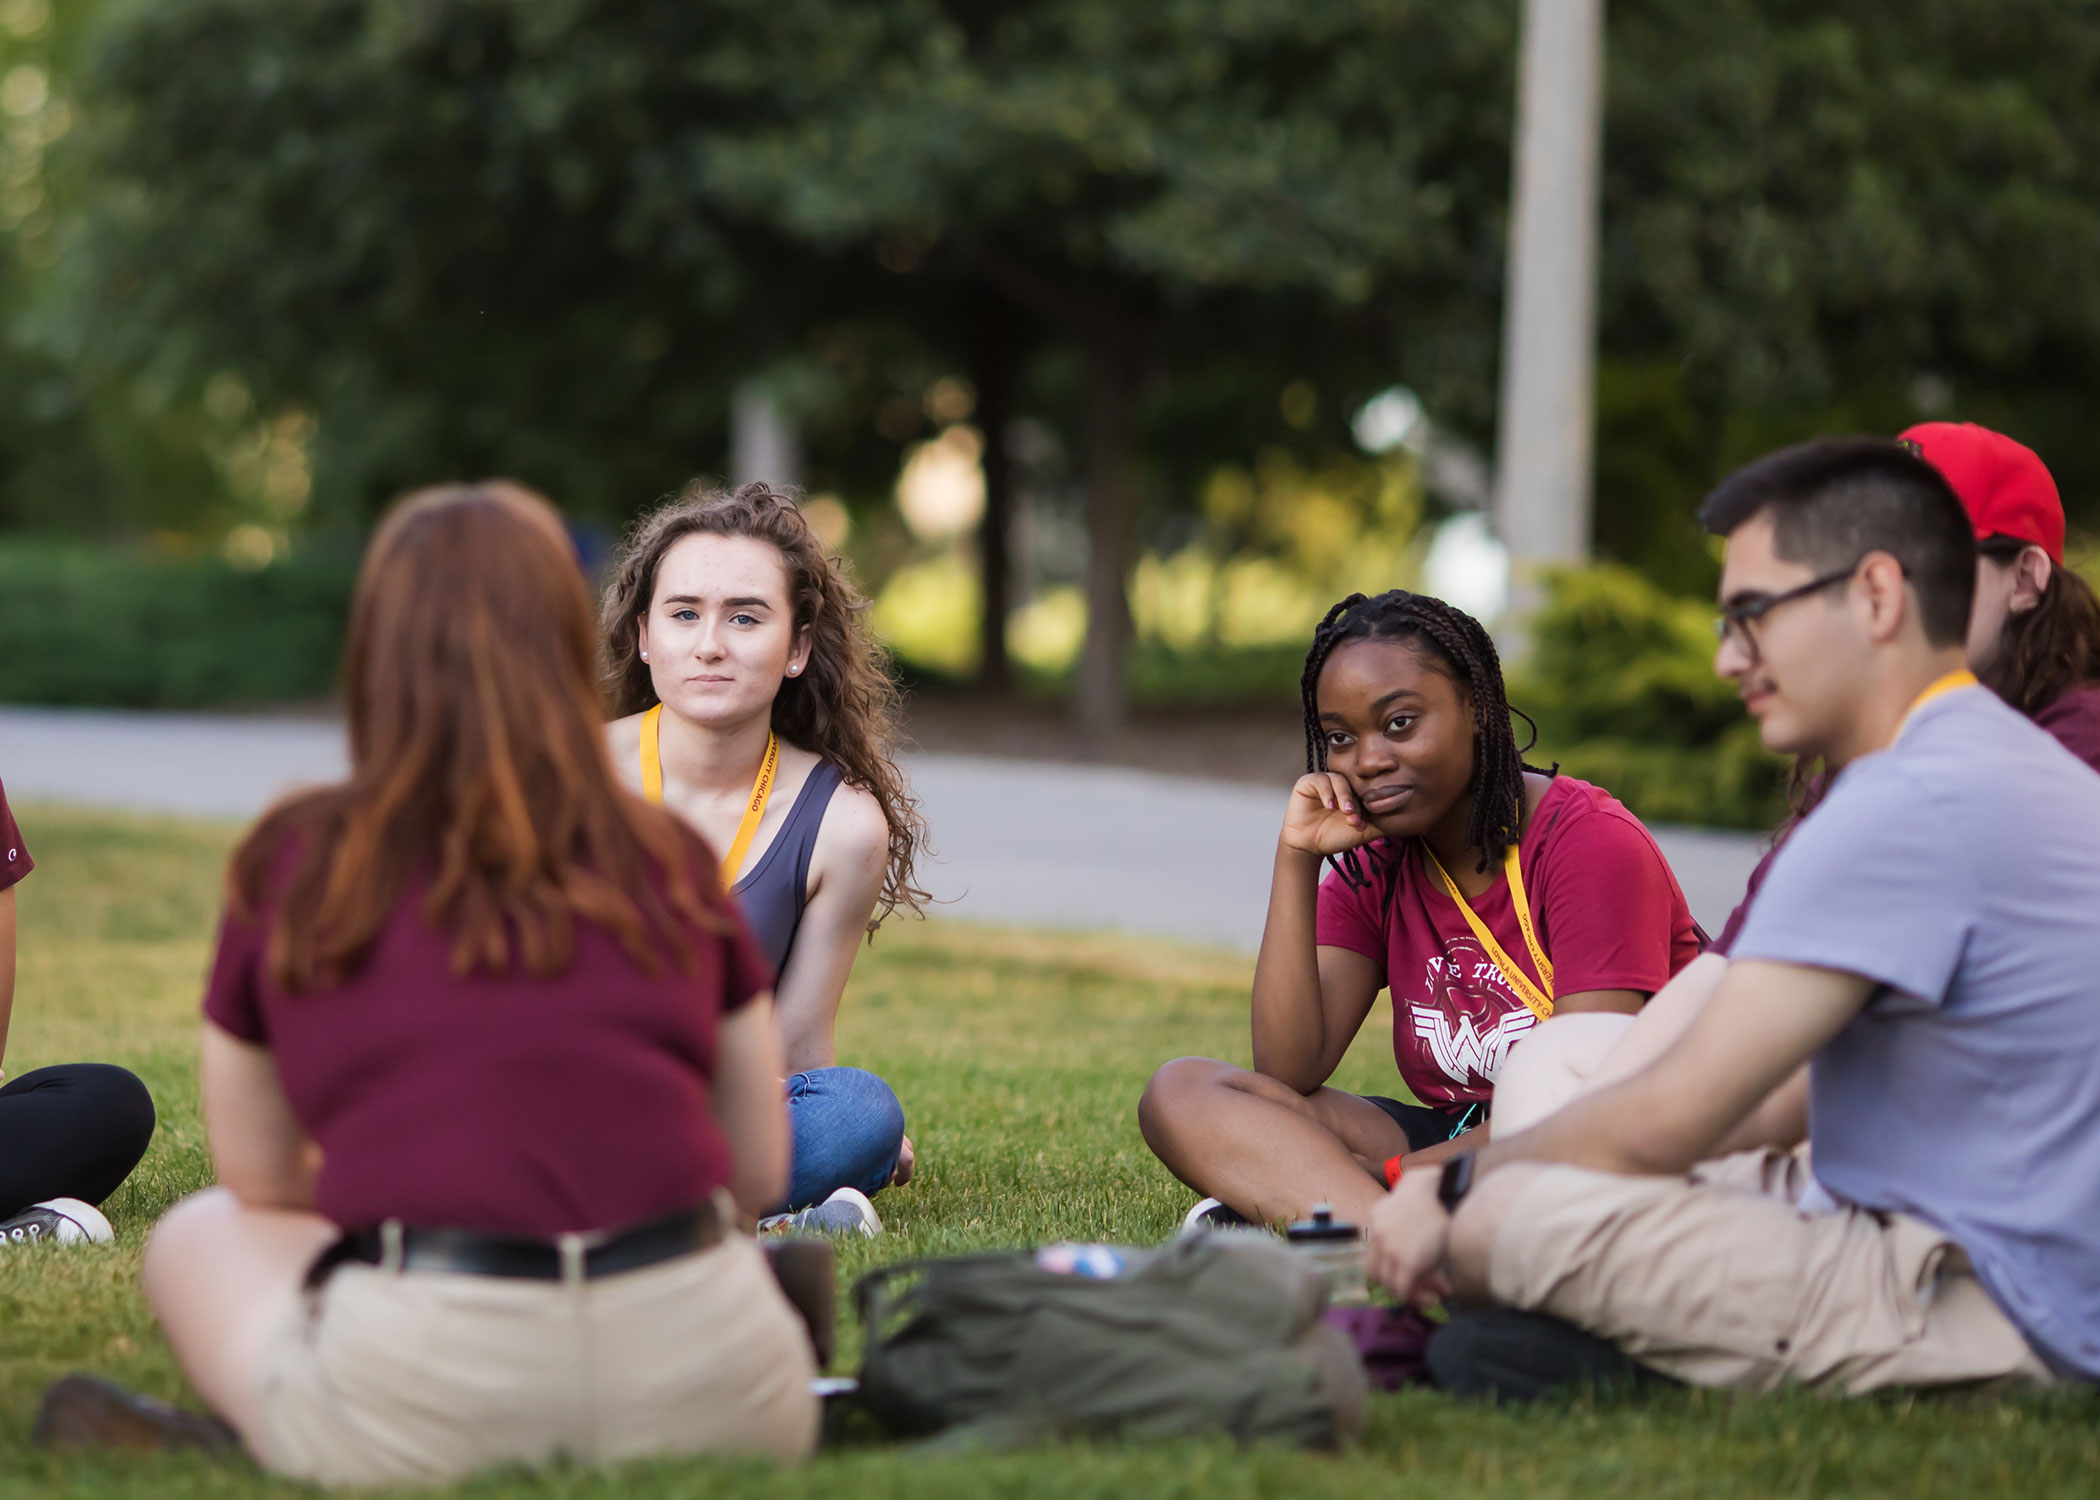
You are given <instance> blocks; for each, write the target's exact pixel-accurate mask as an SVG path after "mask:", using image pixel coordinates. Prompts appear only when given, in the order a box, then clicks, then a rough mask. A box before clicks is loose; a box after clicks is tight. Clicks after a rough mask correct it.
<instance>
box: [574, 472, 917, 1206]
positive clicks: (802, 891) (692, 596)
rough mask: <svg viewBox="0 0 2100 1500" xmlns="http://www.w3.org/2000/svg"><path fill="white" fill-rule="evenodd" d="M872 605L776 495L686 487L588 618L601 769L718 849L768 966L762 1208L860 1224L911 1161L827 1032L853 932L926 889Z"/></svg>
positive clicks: (630, 551) (870, 1083)
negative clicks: (607, 763) (604, 761)
mask: <svg viewBox="0 0 2100 1500" xmlns="http://www.w3.org/2000/svg"><path fill="white" fill-rule="evenodd" d="M867 610H868V605H867V601H866V600H865V599H864V598H862V597H861V595H860V593H859V592H858V591H857V590H856V589H855V588H854V586H853V584H852V582H851V581H850V580H849V579H848V578H847V576H846V574H845V572H844V571H843V569H842V568H841V567H840V565H839V564H838V563H837V562H835V561H834V560H833V559H831V558H830V557H828V556H827V555H826V554H825V551H824V547H823V544H822V543H821V542H819V541H818V539H817V537H816V534H815V533H814V532H812V531H811V530H810V528H809V524H808V523H807V522H806V521H805V520H803V518H802V513H801V511H800V510H799V509H798V508H797V507H796V505H795V503H794V501H793V500H792V499H790V498H789V497H787V496H785V495H782V494H780V493H778V492H776V491H774V490H772V489H769V488H768V487H767V486H765V485H764V484H747V485H744V486H742V487H741V488H739V489H737V490H735V491H733V492H725V491H722V490H717V489H712V488H709V487H707V486H705V485H702V484H698V483H695V484H694V485H692V486H690V487H688V488H687V489H686V491H685V492H684V493H683V494H681V495H679V496H678V497H677V498H676V499H674V500H672V501H671V502H669V503H668V504H666V505H664V506H662V507H660V508H659V509H657V510H656V511H654V512H652V513H651V514H649V515H648V516H646V517H644V518H643V519H642V521H641V522H640V523H639V525H637V526H636V528H635V530H634V532H633V534H632V535H631V536H630V537H629V538H628V540H627V543H626V545H625V546H624V547H623V548H622V549H621V552H620V555H619V558H618V561H617V566H616V570H615V573H614V576H613V580H612V583H611V585H610V587H609V588H608V589H607V590H606V594H605V599H604V604H603V608H602V610H601V613H600V621H599V626H600V637H601V647H602V652H603V672H604V684H605V691H606V696H607V698H608V700H609V702H610V704H611V707H612V711H613V712H614V713H615V714H617V715H619V717H618V718H617V719H616V720H615V721H614V722H613V723H612V724H611V725H610V726H608V728H607V735H608V737H609V740H610V743H611V746H612V752H613V761H614V764H615V765H617V766H618V767H619V768H620V772H621V774H622V775H623V776H625V777H626V778H627V780H628V783H629V784H630V785H631V786H633V787H634V788H635V789H636V790H637V791H639V792H641V793H642V794H643V795H644V796H645V797H647V798H648V799H649V800H650V801H652V802H657V803H661V804H662V805H663V806H665V807H668V808H669V809H671V811H673V812H675V813H677V814H678V815H679V816H680V817H681V818H683V819H684V820H685V821H686V822H687V823H688V824H690V825H691V826H692V827H693V828H695V829H697V830H698V831H699V832H700V833H701V834H702V835H703V836H704V837H705V838H706V839H707V840H708V842H709V843H710V844H712V845H713V846H714V847H715V848H717V849H720V850H723V851H725V855H724V861H723V871H722V879H723V884H724V885H726V886H727V887H728V888H729V889H730V891H731V893H732V894H734V895H735V896H736V898H737V900H738V901H739V902H740V903H741V905H742V906H743V909H744V913H745V916H746V917H747V919H748V920H749V921H750V923H751V927H752V930H753V932H754V933H755V935H756V936H757V938H758V942H759V946H760V948H761V949H763V950H764V952H765V954H766V956H767V957H768V958H769V959H770V960H771V961H772V962H773V964H774V966H775V967H776V969H777V970H778V972H779V981H778V984H777V985H776V986H775V990H776V1001H775V1004H776V1008H777V1014H778V1017H779V1022H780V1030H781V1037H782V1041H783V1044H784V1047H785V1051H786V1056H787V1067H788V1069H789V1075H790V1076H789V1077H788V1079H787V1099H788V1114H789V1118H790V1120H791V1121H792V1123H793V1127H794V1169H793V1172H792V1174H791V1181H790V1184H789V1188H788V1192H787V1196H786V1197H785V1198H784V1199H783V1200H782V1201H781V1202H780V1203H779V1204H778V1205H776V1212H777V1213H778V1214H792V1215H794V1216H795V1223H796V1225H797V1227H802V1228H814V1229H822V1230H828V1231H833V1232H849V1233H862V1234H874V1233H877V1232H878V1231H879V1230H880V1229H881V1227H882V1223H881V1220H880V1218H878V1217H877V1215H876V1213H875V1210H874V1207H873V1206H872V1204H870V1203H869V1202H868V1199H869V1198H871V1197H872V1196H873V1195H874V1194H875V1193H877V1192H879V1191H881V1189H882V1188H883V1187H885V1186H886V1185H888V1184H890V1183H892V1182H896V1183H902V1182H904V1181H906V1180H907V1179H908V1178H909V1177H910V1176H911V1172H912V1167H913V1156H912V1147H911V1142H910V1140H909V1139H908V1138H907V1137H906V1136H905V1134H904V1111H903V1108H902V1106H901V1105H900V1104H899V1103H898V1101H897V1096H896V1094H895V1093H894V1092H893V1091H892V1090H891V1088H890V1086H889V1085H888V1084H887V1083H885V1082H884V1081H883V1080H882V1079H880V1078H878V1077H876V1076H875V1075H874V1074H873V1073H870V1072H867V1071H865V1070H862V1069H859V1068H849V1067H840V1066H838V1065H837V1058H836V1046H835V1043H834V1040H833V1032H834V1026H835V1023H836V1021H837V1019H838V1009H839V1002H840V1000H841V998H842V997H843V995H844V993H845V988H846V979H847V976H848V975H849V974H851V973H852V971H853V960H854V958H855V956H856V954H857V953H858V951H859V948H860V944H861V941H862V939H863V937H864V936H865V935H867V934H869V933H872V932H873V931H874V930H875V929H876V928H877V927H878V926H880V925H881V923H882V921H883V919H884V918H885V917H887V916H889V915H890V914H891V913H892V912H894V911H896V910H897V909H898V908H900V907H903V908H906V909H910V910H917V909H919V908H920V907H921V906H922V905H923V904H924V902H925V900H926V894H925V892H923V891H921V890H919V889H918V888H917V886H915V885H914V884H913V876H912V864H913V860H914V859H915V858H916V856H917V854H918V852H919V850H920V848H921V846H922V843H923V841H924V838H925V825H924V823H923V822H922V821H921V819H920V817H919V813H918V804H917V802H916V801H915V800H914V799H913V797H912V796H911V793H910V791H909V789H908V788H907V787H906V785H905V781H904V776H903V773H902V772H900V771H899V770H898V769H897V766H896V764H895V762H894V761H893V760H892V758H891V757H892V754H893V752H894V749H895V746H896V741H897V717H898V706H899V705H898V694H897V689H896V685H895V683H894V682H893V681H892V680H891V678H890V675H889V672H888V667H887V662H886V659H885V657H884V655H883V652H882V649H881V647H880V646H878V645H877V644H876V642H875V639H874V637H873V635H872V634H871V633H870V631H869V628H868V622H867Z"/></svg>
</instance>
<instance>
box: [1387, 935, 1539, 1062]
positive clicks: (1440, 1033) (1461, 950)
mask: <svg viewBox="0 0 2100 1500" xmlns="http://www.w3.org/2000/svg"><path fill="white" fill-rule="evenodd" d="M1423 979H1424V981H1425V984H1424V987H1425V988H1426V989H1427V990H1428V995H1427V997H1426V998H1425V1000H1413V999H1410V1000H1409V1001H1408V1004H1407V1020H1406V1023H1405V1024H1406V1025H1407V1028H1408V1031H1409V1032H1410V1034H1411V1035H1410V1040H1411V1042H1412V1043H1413V1049H1412V1050H1413V1052H1414V1054H1415V1056H1416V1058H1417V1059H1419V1060H1420V1062H1421V1063H1424V1064H1434V1066H1435V1067H1436V1068H1437V1069H1438V1070H1439V1071H1440V1072H1442V1073H1443V1075H1444V1076H1445V1077H1446V1078H1448V1079H1450V1080H1451V1082H1452V1083H1453V1084H1455V1085H1456V1086H1457V1090H1458V1093H1459V1096H1460V1097H1464V1096H1467V1095H1477V1094H1478V1093H1479V1092H1480V1091H1482V1090H1485V1089H1487V1088H1490V1087H1492V1086H1493V1085H1494V1082H1495V1075H1496V1074H1498V1073H1500V1072H1501V1071H1502V1063H1503V1060H1504V1059H1505V1058H1507V1057H1508V1056H1509V1049H1510V1048H1511V1047H1514V1046H1515V1045H1516V1044H1517V1041H1518V1039H1519V1038H1520V1037H1522V1036H1523V1035H1524V1034H1525V1033H1527V1032H1528V1031H1530V1030H1531V1028H1532V1027H1534V1026H1536V1025H1537V1024H1538V1017H1537V1016H1535V1015H1533V1014H1532V1013H1531V1011H1530V1010H1528V1009H1527V1008H1525V1006H1524V1004H1523V1003H1522V1002H1521V1001H1519V1000H1518V999H1517V997H1516V996H1515V995H1514V994H1512V993H1511V992H1510V988H1509V984H1508V981H1507V980H1506V979H1504V977H1503V975H1502V972H1501V971H1500V970H1499V969H1497V968H1496V967H1495V964H1494V961H1493V960H1492V959H1490V958H1489V957H1488V956H1487V954H1486V953H1484V952H1483V951H1481V949H1480V947H1479V945H1478V944H1476V943H1474V942H1473V941H1472V940H1471V939H1470V938H1459V939H1457V940H1455V941H1453V942H1451V943H1450V944H1449V945H1448V946H1447V947H1446V948H1445V950H1444V951H1443V952H1442V953H1440V954H1438V955H1436V956H1435V957H1434V958H1432V959H1430V960H1429V962H1428V965H1427V966H1426V971H1425V973H1424V974H1423ZM1394 998H1395V999H1396V1000H1397V999H1398V998H1399V997H1398V996H1395V997H1394ZM1425 1054H1426V1055H1425Z"/></svg>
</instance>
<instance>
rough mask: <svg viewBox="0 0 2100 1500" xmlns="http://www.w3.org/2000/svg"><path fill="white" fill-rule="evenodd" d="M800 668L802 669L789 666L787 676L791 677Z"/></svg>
mask: <svg viewBox="0 0 2100 1500" xmlns="http://www.w3.org/2000/svg"><path fill="white" fill-rule="evenodd" d="M801 670H802V669H801V668H800V667H789V668H788V676H790V677H793V676H794V675H795V674H796V673H798V672H800V671H801Z"/></svg>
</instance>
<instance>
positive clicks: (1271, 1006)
mask: <svg viewBox="0 0 2100 1500" xmlns="http://www.w3.org/2000/svg"><path fill="white" fill-rule="evenodd" d="M1301 691H1302V695H1303V698H1304V715H1305V744H1306V774H1305V775H1304V776H1303V777H1301V778H1300V779H1299V781H1298V784H1297V786H1296V787H1295V788H1294V789H1293V790H1292V792H1291V797H1290V801H1289V803H1288V804H1287V806H1286V808H1285V811H1284V817H1283V829H1282V832H1281V835H1280V836H1279V839H1278V842H1277V848H1276V866H1275V873H1274V875H1273V877H1272V883H1271V887H1270V893H1269V915H1268V922H1267V925H1266V926H1265V927H1264V928H1263V929H1262V939H1261V955H1260V957H1259V959H1258V960H1257V961H1256V964H1255V969H1254V996H1253V1043H1254V1047H1253V1063H1254V1066H1253V1067H1252V1068H1251V1069H1249V1068H1240V1067H1235V1066H1233V1065H1232V1064H1230V1063H1225V1062H1217V1061H1213V1060H1211V1059H1209V1058H1181V1059H1179V1060H1177V1061H1175V1062H1170V1063H1168V1064H1167V1065H1166V1066H1164V1067H1162V1068H1161V1069H1160V1070H1159V1071H1158V1072H1157V1073H1155V1074H1153V1076H1152V1081H1151V1083H1150V1084H1149V1085H1148V1086H1147V1087H1146V1089H1145V1094H1144V1098H1143V1099H1142V1100H1141V1101H1140V1103H1139V1105H1138V1122H1139V1125H1140V1126H1141V1128H1142V1129H1143V1131H1144V1135H1145V1140H1146V1142H1147V1143H1148V1144H1149V1145H1150V1146H1151V1147H1152V1149H1153V1151H1154V1152H1155V1153H1156V1154H1157V1155H1158V1156H1159V1159H1160V1160H1161V1161H1162V1162H1164V1163H1165V1164H1166V1166H1167V1168H1168V1169H1169V1170H1170V1171H1172V1172H1173V1173H1174V1175H1175V1176H1177V1177H1179V1178H1180V1179H1181V1180H1182V1181H1183V1182H1185V1183H1187V1184H1188V1185H1189V1186H1190V1187H1191V1188H1193V1189H1195V1191H1197V1192H1198V1193H1202V1194H1207V1195H1209V1196H1207V1197H1206V1198H1205V1199H1204V1200H1203V1201H1202V1202H1200V1203H1198V1204H1197V1206H1196V1208H1195V1209H1194V1210H1192V1211H1191V1213H1190V1215H1189V1219H1190V1223H1191V1225H1192V1227H1193V1226H1198V1225H1201V1224H1204V1223H1209V1224H1217V1223H1221V1222H1230V1221H1231V1220H1232V1219H1233V1218H1236V1217H1237V1218H1245V1219H1251V1220H1257V1221H1263V1222H1275V1221H1277V1220H1280V1219H1285V1218H1295V1217H1297V1216H1299V1215H1300V1214H1303V1213H1304V1212H1305V1211H1306V1210H1307V1209H1308V1208H1309V1207H1310V1206H1311V1205H1312V1204H1314V1203H1316V1202H1324V1203H1329V1204H1332V1205H1333V1206H1334V1210H1335V1212H1336V1214H1337V1215H1338V1216H1340V1217H1343V1218H1346V1219H1351V1220H1354V1221H1355V1222H1357V1223H1363V1222H1365V1220H1366V1218H1367V1216H1368V1215H1369V1214H1370V1212H1371V1210H1372V1208H1373V1207H1375V1206H1376V1204H1377V1203H1378V1201H1379V1200H1380V1198H1382V1197H1383V1195H1384V1191H1385V1189H1384V1186H1383V1184H1382V1183H1381V1181H1380V1178H1381V1176H1383V1177H1385V1178H1386V1179H1388V1180H1393V1179H1395V1178H1396V1177H1397V1175H1398V1174H1399V1173H1400V1172H1404V1171H1406V1170H1408V1169H1409V1168H1411V1167H1421V1166H1428V1165H1431V1164H1433V1163H1435V1162H1438V1161H1441V1160H1443V1159H1445V1158H1446V1157H1447V1156H1450V1155H1452V1154H1455V1153H1456V1152H1457V1151H1458V1149H1459V1148H1458V1147H1457V1146H1456V1145H1454V1144H1452V1141H1453V1139H1454V1137H1456V1136H1457V1135H1458V1134H1459V1133H1460V1132H1462V1131H1464V1130H1466V1129H1468V1128H1469V1127H1470V1126H1472V1125H1476V1124H1478V1123H1479V1122H1480V1119H1481V1116H1482V1115H1483V1114H1484V1113H1485V1111H1486V1108H1487V1106H1488V1103H1489V1101H1490V1098H1491V1096H1492V1095H1493V1094H1494V1092H1495V1090H1496V1089H1497V1087H1498V1084H1497V1078H1498V1076H1499V1074H1500V1073H1501V1071H1502V1067H1503V1063H1504V1060H1505V1058H1507V1057H1509V1056H1510V1049H1511V1048H1512V1047H1517V1044H1518V1043H1519V1042H1520V1041H1521V1040H1522V1039H1523V1038H1524V1037H1526V1036H1528V1035H1529V1033H1530V1032H1531V1030H1532V1029H1533V1028H1534V1027H1535V1026H1536V1025H1537V1024H1538V1023H1539V1021H1540V1020H1541V1019H1542V1018H1543V1017H1545V1016H1548V1015H1561V1014H1567V1013H1570V1012H1584V1011H1615V1012H1632V1011H1636V1010H1638V1009H1640V1007H1641V1005H1642V1004H1643V1003H1644V1002H1645V1001H1646V1000H1647V998H1648V996H1649V995H1651V994H1653V993H1654V992H1655V991H1657V990H1659V989H1661V988H1662V987H1663V986H1664V984H1665V983H1667V982H1668V980H1669V978H1670V976H1671V975H1672V974H1674V973H1676V972H1677V971H1678V970H1679V969H1681V968H1683V967H1684V965H1685V964H1687V963H1689V962H1690V961H1691V959H1692V957H1693V955H1694V954H1696V953H1697V951H1698V936H1697V929H1696V927H1695V926H1694V925H1693V922H1692V917H1691V913H1690V911H1689V910H1688V909H1687V908H1686V906H1685V901H1684V896H1683V893H1682V892H1681V891H1680V890H1679V889H1678V886H1677V881H1676V878H1675V877H1674V876H1673V875H1672V874H1671V873H1670V867H1669V865H1668V863H1667V862H1665V860H1664V859H1663V856H1662V851H1661V850H1660V849H1658V848H1657V847H1656V845H1655V841H1654V839H1652V838H1650V837H1649V835H1648V831H1647V830H1646V829H1645V828H1643V827H1642V826H1641V824H1640V822H1639V820H1638V819H1636V818H1635V817H1634V816H1633V814H1632V813H1630V812H1628V811H1627V810H1626V809H1625V808H1624V807H1623V806H1621V805H1620V804H1619V802H1618V801H1617V800H1616V799H1614V798H1613V797H1612V796H1611V794H1610V793H1608V792H1606V791H1605V790H1604V789H1603V788H1601V787H1596V786H1591V785H1589V784H1588V783H1587V782H1583V781H1578V780H1576V779H1575V778H1574V777H1572V776H1561V775H1558V774H1556V773H1555V772H1554V771H1551V770H1548V771H1540V770H1537V769H1535V768H1533V767H1531V766H1527V765H1526V764H1525V763H1524V759H1523V755H1522V754H1521V752H1520V751H1519V749H1518V746H1517V741H1516V738H1515V735H1514V732H1513V730H1512V728H1511V724H1510V717H1511V712H1512V710H1511V709H1510V706H1509V703H1508V700H1507V698H1506V697H1505V696H1504V692H1503V684H1502V665H1501V662H1500V660H1499V658H1498V657H1497V655H1496V652H1495V645H1494V642H1493V641H1491V640H1490V639H1489V638H1488V634H1487V632H1486V631H1485V630H1484V629H1482V628H1481V625H1480V622H1479V621H1477V620H1475V619H1473V618H1472V616H1470V615H1468V614H1466V613H1464V612H1463V611H1461V610H1458V609H1454V608H1452V607H1451V606H1450V605H1448V604H1446V603H1444V602H1443V601H1442V600H1441V599H1432V598H1429V597H1427V596H1425V595H1422V594H1413V593H1408V592H1406V591H1405V590H1400V589H1395V590H1393V591H1391V592H1389V593H1385V594H1380V595H1378V596H1377V597H1375V598H1366V597H1364V596H1363V595H1362V594H1354V595H1351V596H1350V597H1349V598H1347V599H1344V600H1343V601H1342V602H1341V603H1339V604H1337V605H1336V606H1335V607H1334V608H1333V609H1331V610H1330V611H1328V614H1327V618H1326V619H1325V620H1323V621H1321V623H1320V626H1319V629H1318V630H1317V631H1315V632H1314V635H1313V643H1312V649H1311V651H1310V652H1308V653H1307V656H1306V660H1305V673H1304V678H1303V680H1302V683H1301ZM1323 865H1331V866H1332V873H1330V874H1328V875H1327V876H1326V878H1325V879H1324V880H1323V879H1322V874H1321V871H1322V866H1323ZM1385 989H1389V990H1390V991H1391V992H1392V1000H1393V1056H1394V1061H1395V1063H1396V1065H1397V1068H1396V1071H1397V1077H1396V1080H1395V1081H1396V1082H1397V1083H1398V1084H1400V1085H1401V1089H1400V1090H1398V1091H1397V1092H1405V1093H1408V1094H1410V1095H1411V1096H1412V1102H1405V1101H1402V1100H1399V1099H1393V1098H1386V1097H1383V1096H1370V1097H1365V1096H1361V1095H1357V1094H1351V1093H1345V1092H1343V1091H1342V1090H1340V1089H1337V1088H1332V1087H1329V1086H1328V1079H1329V1078H1331V1077H1332V1076H1333V1074H1334V1070H1335V1069H1336V1067H1337V1066H1339V1065H1340V1063H1341V1060H1342V1055H1343V1054H1344V1053H1345V1052H1346V1051H1348V1049H1349V1045H1350V1043H1351V1042H1352V1041H1354V1040H1355V1038H1356V1035H1357V1033H1358V1031H1360V1030H1361V1029H1362V1027H1363V1024H1364V1020H1365V1018H1366V1017H1367V1016H1368V1015H1369V1014H1370V1010H1371V1005H1372V1002H1373V1001H1375V1000H1376V999H1377V998H1378V992H1379V991H1380V990H1385ZM1517 1055H1519V1056H1521V1055H1522V1048H1521V1047H1518V1051H1517Z"/></svg>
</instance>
